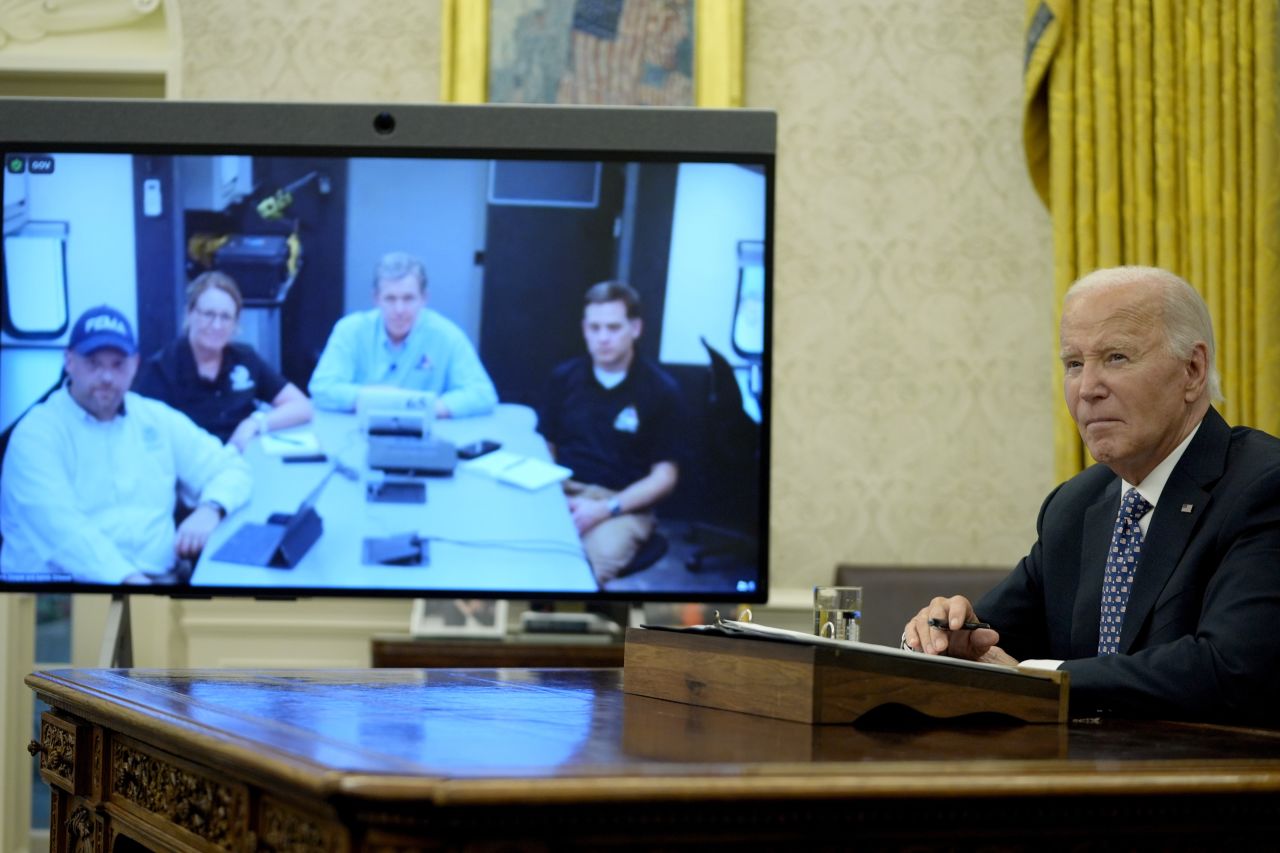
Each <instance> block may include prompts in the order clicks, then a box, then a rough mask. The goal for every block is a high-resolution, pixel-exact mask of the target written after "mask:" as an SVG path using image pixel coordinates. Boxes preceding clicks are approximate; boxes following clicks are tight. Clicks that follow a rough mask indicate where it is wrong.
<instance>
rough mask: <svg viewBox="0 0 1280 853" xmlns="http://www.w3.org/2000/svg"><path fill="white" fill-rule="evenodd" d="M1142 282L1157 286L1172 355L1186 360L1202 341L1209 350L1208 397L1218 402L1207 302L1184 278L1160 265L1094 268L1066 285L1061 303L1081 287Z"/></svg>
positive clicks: (1219, 384) (1219, 392)
mask: <svg viewBox="0 0 1280 853" xmlns="http://www.w3.org/2000/svg"><path fill="white" fill-rule="evenodd" d="M1143 282H1151V283H1153V284H1155V285H1157V286H1158V287H1159V288H1160V294H1161V296H1162V297H1163V302H1164V304H1163V306H1162V307H1163V308H1164V310H1163V312H1161V317H1160V320H1161V324H1162V325H1163V326H1164V340H1165V345H1166V346H1167V347H1168V349H1169V352H1170V353H1171V354H1172V355H1173V357H1174V358H1179V359H1182V360H1184V361H1185V360H1187V359H1189V358H1191V353H1192V351H1193V350H1194V349H1195V345H1196V344H1197V343H1200V342H1203V343H1204V345H1205V348H1206V349H1207V350H1208V368H1209V399H1210V400H1212V401H1213V402H1215V403H1216V402H1221V401H1222V399H1223V397H1222V377H1221V376H1219V374H1218V367H1217V364H1216V363H1215V361H1214V353H1215V349H1214V345H1213V319H1212V318H1211V317H1210V316H1209V306H1208V305H1206V304H1205V302H1204V299H1203V298H1202V297H1201V296H1200V294H1199V293H1197V292H1196V289H1195V288H1194V287H1192V286H1191V285H1190V284H1188V283H1187V281H1186V279H1184V278H1182V277H1181V276H1178V275H1175V274H1173V273H1171V272H1169V271H1168V270H1164V269H1160V268H1159V267H1140V266H1124V267H1109V268H1106V269H1100V270H1094V271H1093V272H1091V273H1089V274H1088V275H1086V276H1084V277H1083V278H1080V279H1079V280H1077V281H1076V283H1075V284H1073V285H1071V287H1070V288H1068V289H1067V293H1066V295H1065V296H1064V297H1063V298H1062V304H1063V305H1064V306H1065V305H1066V304H1067V301H1068V300H1070V299H1071V298H1072V297H1073V296H1076V295H1078V294H1080V293H1082V292H1084V291H1088V290H1095V289H1098V288H1102V287H1117V286H1124V285H1129V284H1139V283H1143Z"/></svg>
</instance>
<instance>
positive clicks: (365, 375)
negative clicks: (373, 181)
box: [308, 252, 498, 418]
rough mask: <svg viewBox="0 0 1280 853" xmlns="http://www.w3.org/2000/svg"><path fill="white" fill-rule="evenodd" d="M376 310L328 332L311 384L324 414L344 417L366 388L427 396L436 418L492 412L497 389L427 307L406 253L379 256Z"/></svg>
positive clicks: (464, 342) (423, 277)
mask: <svg viewBox="0 0 1280 853" xmlns="http://www.w3.org/2000/svg"><path fill="white" fill-rule="evenodd" d="M373 282H374V283H373V300H374V304H375V305H376V306H377V307H376V308H373V309H372V310H369V311H360V312H357V313H355V314H351V315H348V316H346V317H343V318H342V319H341V320H339V321H338V322H337V324H335V325H334V327H333V332H332V333H331V334H330V335H329V341H328V343H326V344H325V347H324V352H323V353H321V354H320V361H319V363H318V364H316V369H315V373H313V374H312V375H311V383H310V385H309V386H308V387H309V390H310V392H311V398H312V399H313V400H314V401H315V404H316V405H317V406H319V407H320V408H322V409H331V410H335V411H342V412H349V411H353V410H354V409H355V408H356V401H357V399H358V398H359V397H360V395H361V393H362V392H365V391H376V392H386V391H392V392H394V391H397V390H398V391H402V392H420V393H430V394H433V395H434V396H435V412H436V416H437V417H441V418H448V417H466V416H468V415H483V414H487V413H489V412H491V411H493V407H494V406H495V405H497V403H498V392H497V391H496V390H495V389H494V387H493V380H491V379H490V378H489V374H488V373H487V372H486V371H485V369H484V365H482V364H481V363H480V357H479V356H478V355H476V351H475V347H473V346H472V345H471V341H470V340H469V339H468V338H467V336H466V333H464V332H463V331H462V329H460V328H458V326H457V325H456V324H455V323H453V322H452V321H450V320H448V319H446V318H445V317H443V316H442V315H440V314H438V313H436V312H435V311H432V310H431V309H430V308H428V307H427V272H426V269H425V268H424V267H423V265H422V262H421V261H419V260H418V259H417V258H415V257H413V256H412V255H409V254H406V253H404V252H392V253H390V254H388V255H384V256H383V258H382V260H381V261H379V262H378V266H377V268H376V270H375V272H374V279H373Z"/></svg>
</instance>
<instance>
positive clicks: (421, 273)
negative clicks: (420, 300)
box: [373, 252, 427, 292]
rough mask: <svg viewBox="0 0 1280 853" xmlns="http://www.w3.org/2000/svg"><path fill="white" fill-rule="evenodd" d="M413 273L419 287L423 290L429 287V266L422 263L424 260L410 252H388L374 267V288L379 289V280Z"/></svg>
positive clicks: (375, 290)
mask: <svg viewBox="0 0 1280 853" xmlns="http://www.w3.org/2000/svg"><path fill="white" fill-rule="evenodd" d="M407 275H412V276H414V277H415V278H417V279H418V289H419V290H422V291H423V292H425V291H426V289H427V268H426V267H425V266H423V265H422V261H420V260H418V259H417V258H415V257H414V256H413V255H411V254H409V253H408V252H388V253H387V254H385V255H383V256H382V258H381V259H380V260H379V261H378V265H377V266H376V267H374V268H373V289H374V292H377V290H378V282H380V281H382V280H384V279H397V278H404V277H405V276H407Z"/></svg>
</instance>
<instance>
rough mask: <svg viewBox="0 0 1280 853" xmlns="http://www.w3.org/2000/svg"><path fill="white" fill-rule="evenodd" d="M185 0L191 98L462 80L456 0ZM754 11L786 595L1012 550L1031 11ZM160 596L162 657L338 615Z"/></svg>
mask: <svg viewBox="0 0 1280 853" xmlns="http://www.w3.org/2000/svg"><path fill="white" fill-rule="evenodd" d="M181 5H182V28H183V31H182V43H181V45H180V46H179V50H180V52H181V55H182V63H181V70H182V73H181V96H182V97H183V98H188V99H228V98H230V99H243V100H299V101H318V100H355V101H379V102H410V101H418V102H421V101H434V100H437V99H438V92H439V55H440V18H439V5H438V4H434V3H419V2H416V0H386V2H383V3H379V4H377V5H370V4H346V3H342V2H339V0H317V2H315V3H312V4H309V5H308V7H307V15H306V16H305V17H303V18H299V17H298V15H297V10H296V9H294V8H293V7H290V6H288V5H285V4H270V3H257V2H255V0H206V2H201V3H183V4H181ZM746 13H747V19H746V51H745V56H746V60H745V62H746V74H745V78H746V79H745V92H746V105H747V106H751V107H765V108H773V109H776V110H778V115H779V128H780V139H779V163H778V175H779V180H780V183H779V187H778V194H777V219H776V238H777V244H776V248H777V253H776V264H775V296H776V300H777V301H776V308H777V312H776V332H777V349H776V351H775V365H774V367H775V380H776V381H775V387H776V389H777V391H776V395H775V398H774V413H775V421H774V425H775V429H774V469H773V478H774V511H773V517H772V540H771V555H770V557H771V561H772V564H773V567H774V578H773V583H774V588H775V591H776V595H775V598H776V599H777V600H779V601H783V602H791V603H796V604H799V603H800V602H802V601H803V599H804V597H805V595H806V594H807V588H808V587H809V586H811V585H812V584H813V583H815V582H817V581H820V580H826V579H829V578H830V577H831V576H832V573H833V571H834V565H835V563H836V562H837V561H838V560H845V561H865V562H877V563H902V564H923V563H941V562H947V563H958V564H974V565H978V564H1003V563H1009V564H1012V562H1013V561H1014V560H1016V559H1017V557H1018V556H1020V555H1021V553H1022V552H1023V551H1024V550H1025V548H1026V547H1027V546H1028V544H1029V543H1030V541H1031V538H1032V535H1033V533H1034V530H1033V520H1034V512H1035V507H1036V506H1037V505H1038V502H1039V501H1040V499H1041V498H1042V496H1043V494H1044V493H1045V491H1046V490H1047V489H1048V488H1049V487H1050V486H1051V485H1052V483H1051V461H1050V459H1051V447H1050V443H1051V425H1050V414H1051V407H1052V406H1053V405H1054V399H1055V393H1056V392H1055V390H1054V389H1053V388H1052V387H1051V380H1050V378H1049V377H1050V373H1049V360H1050V359H1051V358H1052V357H1053V352H1054V342H1053V329H1052V325H1051V322H1052V321H1051V318H1052V303H1051V296H1050V291H1051V264H1052V255H1051V242H1050V229H1049V223H1048V218H1047V215H1046V213H1045V212H1044V210H1043V208H1042V207H1041V206H1040V204H1039V202H1038V201H1037V200H1036V198H1035V196H1034V194H1033V193H1032V191H1031V189H1030V185H1029V183H1028V180H1027V177H1026V170H1025V166H1024V164H1023V160H1022V154H1021V149H1020V139H1021V134H1020V122H1021V113H1020V104H1021V80H1020V75H1021V62H1022V50H1023V34H1022V28H1023V13H1024V4H1023V2H1022V0H966V2H964V3H938V2H934V0H843V2H839V3H831V2H827V0H800V2H796V0H749V2H748V3H747V4H746ZM283 32H288V33H290V37H289V39H288V40H282V39H281V37H280V33H283ZM800 437H803V441H801V440H800ZM868 606H871V603H870V602H869V603H868ZM82 609H83V608H82ZM141 609H142V610H143V611H145V613H143V614H139V613H138V612H137V611H138V608H135V628H136V629H140V630H141V632H142V633H143V635H144V637H143V642H141V643H139V646H140V649H139V663H140V664H147V663H158V664H167V663H185V662H190V663H202V662H209V663H212V662H216V661H218V660H228V659H232V658H234V659H235V660H236V661H237V662H239V663H247V662H248V661H249V660H250V659H251V655H249V654H248V653H246V654H245V655H243V656H242V655H241V654H240V653H239V652H238V651H234V650H232V649H230V648H227V647H226V645H225V639H224V642H223V644H222V645H220V644H219V641H218V640H217V635H218V634H219V633H220V634H221V636H222V637H223V638H227V637H229V636H230V635H231V634H232V633H233V632H232V627H234V626H236V625H239V626H240V629H243V625H241V624H240V622H239V620H241V619H242V618H248V616H249V615H250V614H252V613H255V612H257V611H265V610H267V609H271V610H272V613H271V614H269V618H272V619H274V618H277V617H282V618H286V619H290V620H296V621H297V623H298V624H296V625H295V626H294V627H295V628H296V629H297V630H298V632H299V633H298V634H297V636H298V637H299V640H298V642H299V643H300V644H305V643H306V642H307V641H308V638H309V637H316V636H324V634H323V630H324V624H325V622H326V620H328V619H332V618H335V617H336V616H337V615H338V614H336V613H334V612H332V611H330V610H329V609H328V606H327V603H325V602H316V603H309V604H307V605H306V606H303V607H298V608H294V609H292V610H290V611H289V612H288V615H285V614H282V613H279V612H276V611H275V609H274V608H268V607H266V606H265V605H264V606H258V605H247V604H244V603H242V602H235V601H227V602H187V603H184V604H182V605H181V606H179V605H173V606H168V605H167V604H166V605H164V606H161V603H160V602H156V608H155V611H156V612H154V613H153V612H152V610H153V608H152V607H151V606H149V605H144V606H143V607H142V608H141ZM408 610H409V608H408V605H407V604H406V603H404V602H391V601H368V602H363V603H361V604H359V605H358V606H352V607H348V608H347V609H346V610H345V611H343V614H342V615H343V617H344V622H343V625H344V631H345V629H346V627H349V628H350V633H349V650H350V651H352V652H353V651H354V650H355V649H356V648H357V647H359V645H360V644H361V643H362V642H366V641H367V636H364V635H362V633H361V632H364V631H367V630H368V629H369V626H371V625H385V626H386V627H385V630H396V629H397V627H399V629H400V630H403V628H404V626H407V624H408ZM78 612H79V611H78ZM217 614H224V617H223V619H222V621H221V622H218V621H217V620H218V618H219V617H218V616H217ZM263 616H264V617H268V614H266V613H265V612H264V613H263ZM93 621H94V620H93V619H92V618H91V617H90V616H89V615H88V614H87V613H86V624H87V625H89V626H90V628H91V625H92V622H93ZM139 621H143V622H145V624H144V625H142V626H139V625H138V624H137V623H138V622H139ZM213 623H217V624H213ZM153 626H154V627H153ZM229 626H232V627H229ZM79 627H80V623H79V622H78V623H77V636H78V637H83V641H81V640H78V641H77V645H78V648H80V649H81V651H80V652H79V654H81V655H87V654H90V649H91V648H93V647H94V645H95V643H96V638H94V637H92V630H86V631H81V630H80V629H79ZM241 634H244V631H243V630H241ZM175 638H176V639H175ZM171 640H172V642H169V641H171ZM81 642H83V644H84V645H83V646H82V645H81ZM219 649H222V650H223V651H221V652H220V651H219ZM263 649H264V651H263V653H264V654H266V653H267V651H268V649H267V648H266V647H263ZM247 651H251V650H247ZM366 653H367V652H366ZM269 654H270V656H271V657H272V658H273V659H278V658H279V657H280V656H281V655H282V651H281V648H280V647H279V646H278V645H272V646H270V647H269ZM347 654H348V652H343V653H342V655H341V656H342V657H346V656H347Z"/></svg>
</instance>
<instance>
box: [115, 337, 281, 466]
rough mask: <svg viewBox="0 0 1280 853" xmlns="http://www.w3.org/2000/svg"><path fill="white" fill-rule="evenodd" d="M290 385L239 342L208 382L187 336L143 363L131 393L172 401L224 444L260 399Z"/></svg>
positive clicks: (269, 398)
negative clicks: (200, 369)
mask: <svg viewBox="0 0 1280 853" xmlns="http://www.w3.org/2000/svg"><path fill="white" fill-rule="evenodd" d="M287 384H288V380H286V379H285V378H284V377H283V376H281V375H280V374H279V373H278V372H277V371H276V370H274V369H273V368H272V367H271V366H270V365H269V364H267V363H266V362H265V361H263V360H262V357H261V356H259V355H258V354H257V353H256V352H254V351H253V348H252V347H250V346H248V345H246V344H241V343H230V344H227V348H226V349H225V350H224V351H223V353H222V368H221V370H219V371H218V377H217V378H216V379H214V380H213V381H210V380H208V379H204V378H202V377H201V376H200V373H199V371H198V370H196V359H195V354H194V353H192V352H191V344H190V343H189V342H188V341H187V339H186V338H185V337H184V338H179V339H178V340H176V341H174V342H172V343H171V344H169V345H168V346H166V347H165V348H164V349H162V350H160V351H159V352H157V353H154V354H153V355H152V356H151V357H150V358H148V359H147V360H146V361H145V362H143V364H142V366H141V367H140V368H139V369H138V376H137V378H136V379H134V380H133V390H134V391H136V392H137V393H139V394H142V395H144V396H147V397H153V398H155V399H157V400H160V401H162V402H165V403H168V404H169V405H170V406H172V407H173V408H175V409H177V410H178V411H180V412H183V413H184V414H186V415H187V417H189V418H191V420H193V421H195V422H196V424H198V425H199V426H201V427H203V428H204V429H206V430H208V431H209V432H211V433H213V434H214V435H216V436H217V437H218V438H219V439H220V440H221V441H224V442H225V441H226V440H227V439H228V438H230V437H231V433H233V432H235V429H236V427H237V426H239V425H240V422H241V421H243V420H244V419H245V418H247V417H249V415H251V414H253V411H254V409H255V408H256V407H257V405H256V404H257V401H259V400H261V401H262V402H264V403H268V404H269V403H270V402H271V401H272V400H274V399H275V398H276V395H277V394H279V393H280V391H281V390H282V389H283V388H284V387H285V385H287Z"/></svg>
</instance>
